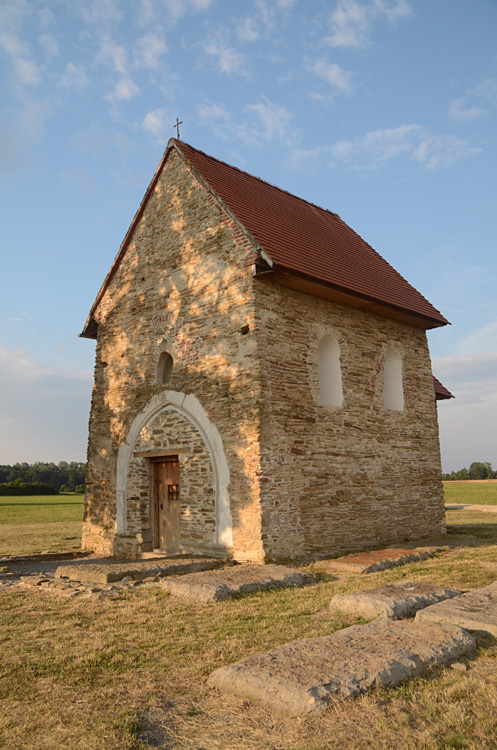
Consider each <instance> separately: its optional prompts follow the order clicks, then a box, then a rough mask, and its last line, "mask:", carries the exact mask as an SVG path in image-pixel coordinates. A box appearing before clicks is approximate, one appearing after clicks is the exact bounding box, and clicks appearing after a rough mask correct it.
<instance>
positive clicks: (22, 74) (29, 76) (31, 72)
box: [14, 57, 41, 86]
mask: <svg viewBox="0 0 497 750" xmlns="http://www.w3.org/2000/svg"><path fill="white" fill-rule="evenodd" d="M14 70H15V77H16V81H17V82H18V83H19V84H20V85H21V86H36V85H38V84H39V83H40V82H41V70H40V68H39V67H38V66H37V65H35V63H34V62H31V60H25V59H24V58H23V57H16V58H14Z"/></svg>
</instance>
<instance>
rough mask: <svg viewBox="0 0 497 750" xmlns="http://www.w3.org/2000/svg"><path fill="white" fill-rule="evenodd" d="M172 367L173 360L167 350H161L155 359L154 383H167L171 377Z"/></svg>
mask: <svg viewBox="0 0 497 750" xmlns="http://www.w3.org/2000/svg"><path fill="white" fill-rule="evenodd" d="M173 368H174V360H173V358H172V357H171V355H170V354H169V352H162V354H161V355H160V357H159V359H158V360H157V367H156V368H155V383H156V385H167V383H169V381H170V380H171V378H172V375H173Z"/></svg>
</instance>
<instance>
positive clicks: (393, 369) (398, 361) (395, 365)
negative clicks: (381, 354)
mask: <svg viewBox="0 0 497 750" xmlns="http://www.w3.org/2000/svg"><path fill="white" fill-rule="evenodd" d="M383 405H384V406H385V409H393V410H394V411H403V410H404V384H403V378H402V357H401V356H400V354H399V353H398V352H396V351H395V350H394V349H389V350H388V351H387V353H386V356H385V364H384V365H383Z"/></svg>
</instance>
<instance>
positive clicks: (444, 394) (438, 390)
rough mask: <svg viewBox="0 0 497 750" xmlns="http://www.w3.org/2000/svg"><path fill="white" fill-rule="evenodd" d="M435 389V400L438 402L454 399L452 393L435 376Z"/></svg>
mask: <svg viewBox="0 0 497 750" xmlns="http://www.w3.org/2000/svg"><path fill="white" fill-rule="evenodd" d="M433 387H434V389H435V398H436V399H437V401H443V400H444V399H447V398H454V396H453V395H452V393H451V392H450V391H448V390H447V388H446V387H445V386H444V385H443V384H442V383H441V382H440V380H437V378H436V377H435V376H433Z"/></svg>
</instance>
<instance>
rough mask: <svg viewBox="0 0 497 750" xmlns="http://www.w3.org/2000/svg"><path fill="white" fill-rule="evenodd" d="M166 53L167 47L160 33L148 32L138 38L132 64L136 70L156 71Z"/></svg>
mask: <svg viewBox="0 0 497 750" xmlns="http://www.w3.org/2000/svg"><path fill="white" fill-rule="evenodd" d="M166 52H167V45H166V42H165V39H164V37H163V35H162V34H161V33H158V32H155V31H154V32H149V33H147V34H144V35H143V36H142V37H140V38H139V39H138V40H137V42H136V45H135V50H134V63H135V67H137V68H148V69H149V70H156V69H157V68H159V67H160V65H161V62H162V58H163V57H164V55H165V54H166Z"/></svg>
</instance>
